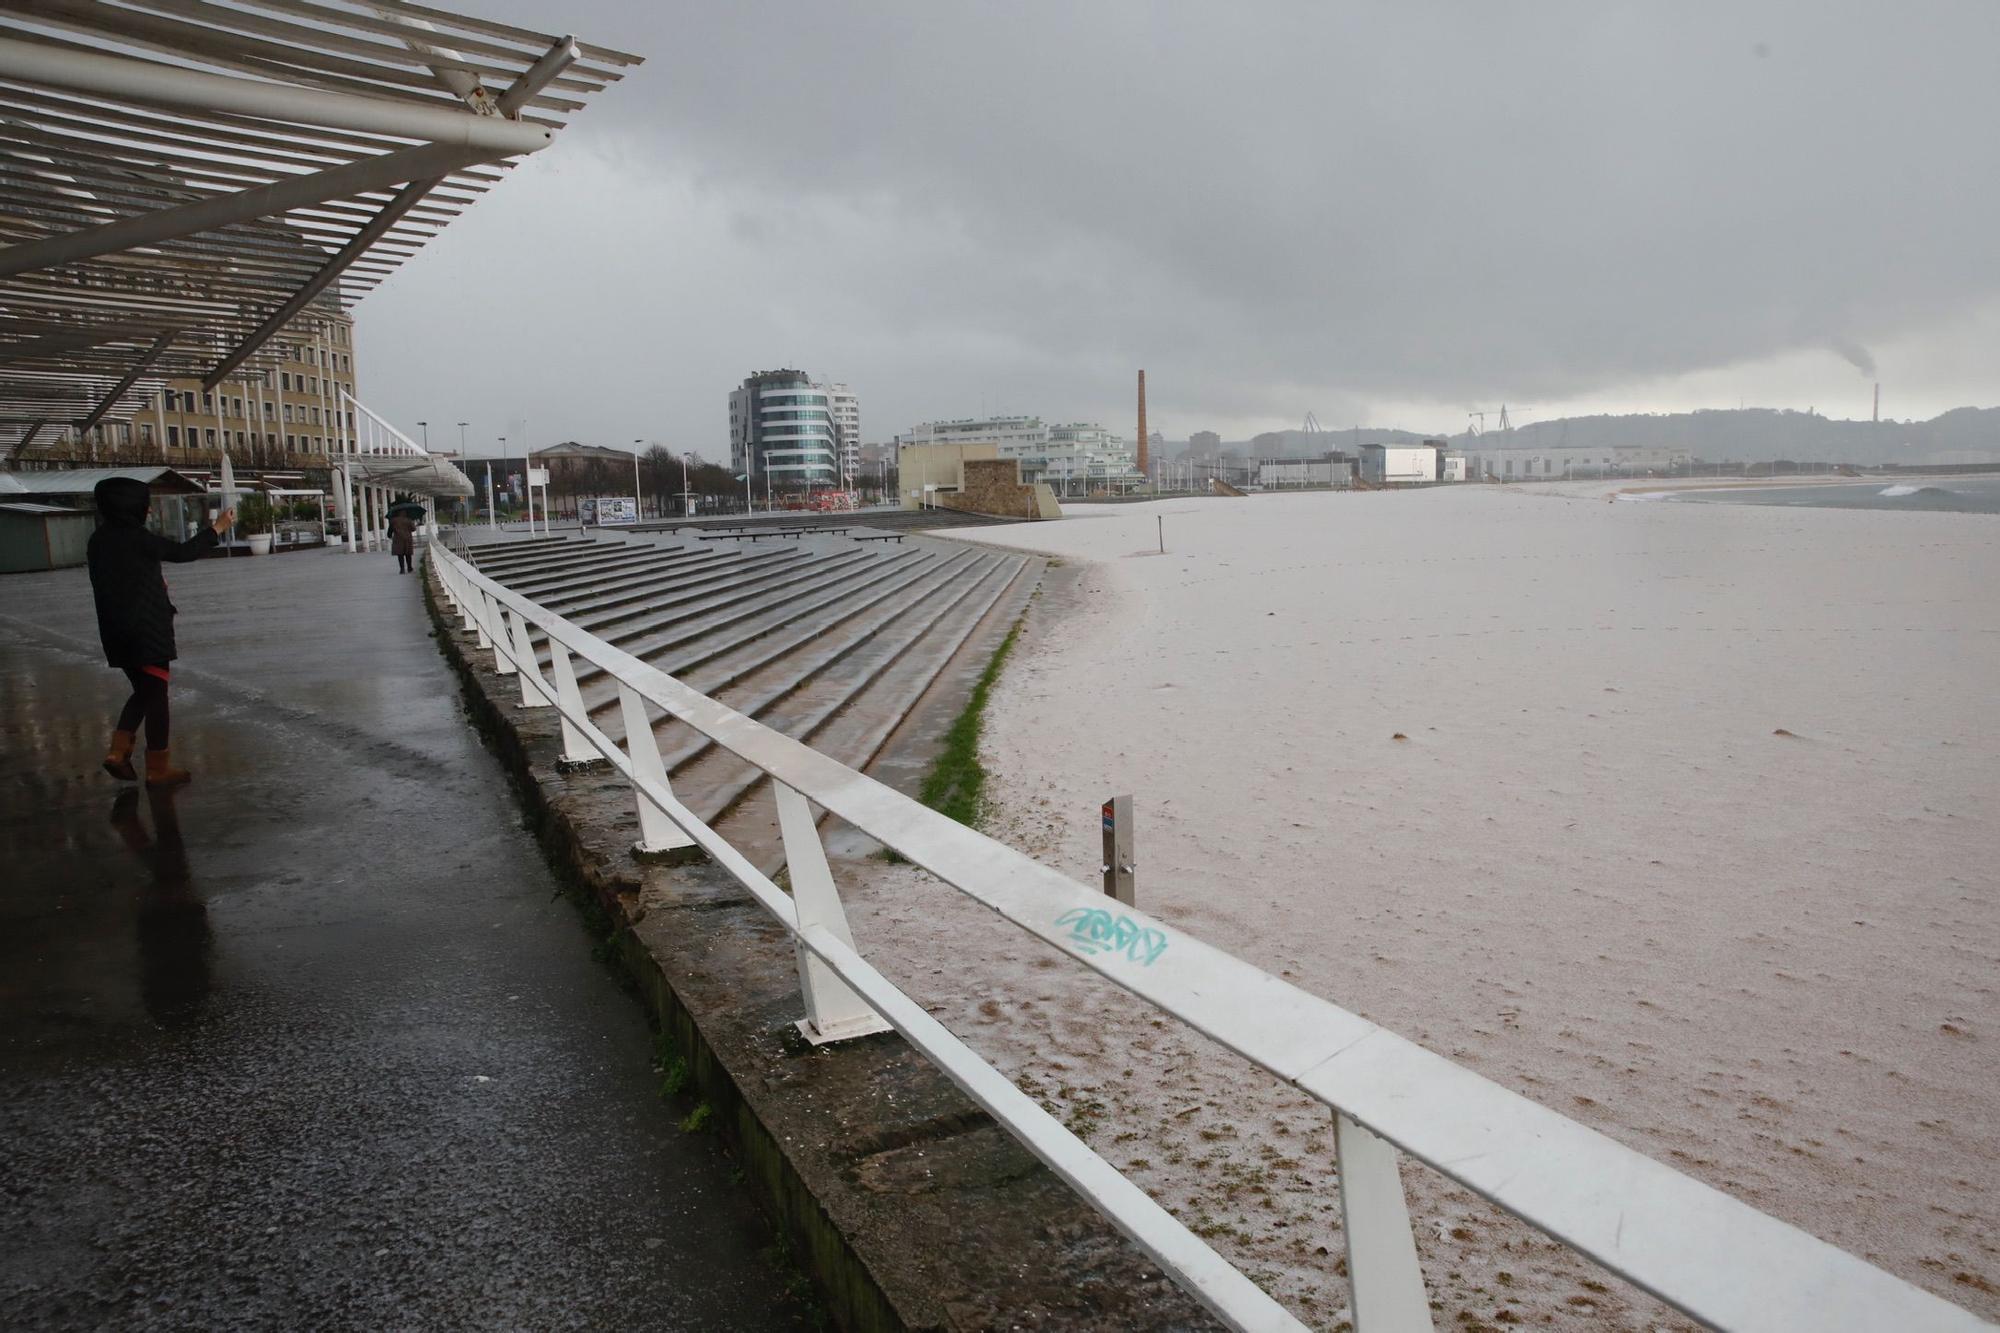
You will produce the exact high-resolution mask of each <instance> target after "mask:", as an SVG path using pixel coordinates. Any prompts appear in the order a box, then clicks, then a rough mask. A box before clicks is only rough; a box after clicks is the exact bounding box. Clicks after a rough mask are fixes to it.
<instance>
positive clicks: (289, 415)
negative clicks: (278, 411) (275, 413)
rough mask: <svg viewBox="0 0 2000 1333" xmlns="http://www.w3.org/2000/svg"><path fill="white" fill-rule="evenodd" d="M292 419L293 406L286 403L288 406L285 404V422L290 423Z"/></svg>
mask: <svg viewBox="0 0 2000 1333" xmlns="http://www.w3.org/2000/svg"><path fill="white" fill-rule="evenodd" d="M291 419H292V405H291V404H290V403H286V404H285V420H286V421H290V420H291Z"/></svg>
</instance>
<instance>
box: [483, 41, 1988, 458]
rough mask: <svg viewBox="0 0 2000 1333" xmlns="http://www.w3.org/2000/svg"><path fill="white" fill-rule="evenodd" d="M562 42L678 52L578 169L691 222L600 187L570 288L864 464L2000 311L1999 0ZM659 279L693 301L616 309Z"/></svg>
mask: <svg viewBox="0 0 2000 1333" xmlns="http://www.w3.org/2000/svg"><path fill="white" fill-rule="evenodd" d="M499 8H500V9H501V10H502V11H505V10H507V9H508V8H509V7H508V6H500V7H499ZM513 12H514V13H515V14H516V15H518V16H519V17H520V18H521V19H522V20H523V21H525V22H528V23H531V24H533V25H535V26H543V27H545V26H547V24H548V18H547V16H546V14H545V13H540V7H525V6H517V7H513ZM538 14H539V17H538ZM563 14H564V22H565V23H566V24H567V25H569V26H572V27H573V28H574V30H575V31H577V32H578V33H579V34H580V35H582V36H584V37H585V38H586V39H596V40H601V41H604V42H607V43H611V44H615V45H620V46H624V47H626V48H628V49H632V50H637V51H641V52H643V53H646V54H647V55H648V56H649V61H648V63H647V64H646V65H645V66H644V67H643V68H642V69H641V70H639V71H638V72H637V73H636V74H635V75H634V76H633V77H632V78H631V79H630V80H629V81H628V82H627V83H626V84H624V85H622V86H620V87H619V88H617V89H614V90H613V91H611V92H610V93H608V94H607V95H605V96H604V97H603V98H601V99H600V100H599V101H598V102H597V103H596V104H594V105H593V106H592V107H590V108H589V109H588V110H587V111H585V112H584V113H583V114H582V115H581V116H579V117H578V118H577V120H576V122H575V124H574V126H573V128H572V129H571V130H570V131H568V132H566V134H565V135H564V141H563V142H562V143H560V144H559V145H558V146H557V148H556V150H555V153H556V154H562V153H566V152H587V153H588V154H590V155H592V156H601V157H603V158H605V159H606V160H607V162H608V163H610V164H611V166H612V167H615V170H616V172H617V173H619V175H618V179H620V180H622V181H623V182H625V184H626V186H629V187H630V188H632V189H635V190H637V189H639V188H641V187H642V186H643V185H644V184H645V183H647V182H652V183H653V184H655V185H658V186H660V187H661V188H667V189H670V191H671V193H672V197H673V200H674V201H675V202H673V203H672V204H671V206H669V205H666V204H660V203H658V202H657V201H656V202H655V204H654V205H653V206H652V207H654V208H655V210H656V212H655V214H654V216H656V217H657V218H658V219H659V220H660V226H659V228H658V229H657V230H654V231H651V232H648V231H647V230H646V229H645V228H644V227H643V226H640V225H638V224H637V223H635V222H634V221H633V220H632V218H631V217H630V216H629V213H630V211H631V209H632V208H633V207H634V205H633V204H632V203H631V201H629V200H624V199H621V198H619V197H618V195H617V194H616V192H615V191H612V192H609V193H607V194H606V195H605V196H604V197H602V198H601V199H599V200H597V201H596V202H597V204H598V205H599V206H600V211H599V212H598V213H597V214H596V215H595V216H596V217H597V218H598V219H599V221H598V223H597V224H596V225H598V226H599V227H601V229H602V230H603V233H604V239H605V241H606V244H605V245H604V246H602V247H582V248H580V249H579V250H578V251H577V252H575V253H572V254H569V255H566V256H565V259H566V262H568V263H569V264H572V265H574V266H575V268H576V279H577V280H576V282H575V283H574V285H573V287H574V290H577V291H580V292H585V293H588V294H589V295H588V300H589V301H590V302H591V308H592V309H593V310H595V311H597V312H598V318H599V319H600V320H601V321H602V322H603V324H604V325H605V326H608V327H610V328H614V329H625V330H638V329H643V328H647V327H649V326H650V325H649V321H651V320H654V319H657V318H660V317H671V318H674V319H679V320H685V321H695V322H699V323H700V324H701V325H702V326H703V327H704V330H705V332H704V335H703V336H702V338H701V339H700V340H699V343H700V346H699V347H691V348H690V349H689V352H688V355H689V356H691V357H693V358H694V361H693V362H692V363H690V364H689V366H688V369H690V370H693V369H695V368H697V367H698V368H699V369H700V372H701V374H702V375H703V376H706V377H709V378H713V379H714V381H715V382H712V383H711V382H708V378H704V379H703V380H701V382H699V383H692V382H691V383H690V384H689V385H688V386H687V389H686V392H687V394H688V395H689V399H688V404H687V407H686V409H685V411H686V414H687V415H688V417H689V419H690V420H693V419H694V418H696V417H700V416H701V415H702V414H704V413H706V414H709V415H714V414H715V413H716V412H718V411H719V408H717V407H716V403H717V402H719V401H720V397H721V394H722V393H723V392H724V391H725V390H726V388H727V385H728V381H729V380H730V379H731V378H734V377H736V376H740V375H741V374H742V373H744V372H746V371H748V370H751V369H755V368H758V367H760V366H763V365H765V364H775V363H777V362H779V361H781V360H787V359H791V360H797V361H804V362H807V363H808V364H809V365H810V367H811V368H813V369H815V370H823V371H824V372H825V373H830V374H835V375H839V376H842V377H844V378H847V379H849V380H850V381H852V382H854V383H856V385H857V387H858V388H860V389H861V390H862V392H863V395H864V409H868V408H871V407H872V408H873V410H872V411H870V413H869V415H870V417H871V418H872V421H871V424H870V426H869V429H868V431H867V434H868V435H869V436H870V437H871V438H872V437H876V436H881V435H886V434H887V433H889V432H890V431H892V430H895V429H899V428H901V427H902V426H904V425H906V424H908V423H907V419H906V418H915V417H918V416H923V415H930V414H934V413H949V414H965V413H970V412H973V411H977V410H979V409H980V408H981V406H982V405H983V406H988V407H991V406H993V405H994V401H993V400H994V399H996V398H998V399H1003V400H1005V401H1004V402H1003V403H1002V405H1004V406H1010V407H1020V408H1031V409H1034V410H1040V411H1044V412H1047V413H1050V414H1056V415H1061V414H1065V413H1068V412H1072V411H1074V412H1079V413H1081V412H1085V411H1091V412H1099V413H1100V414H1102V415H1105V416H1106V417H1107V418H1109V419H1110V420H1112V421H1113V423H1114V424H1121V423H1122V416H1120V415H1118V410H1117V408H1116V407H1115V406H1114V405H1116V404H1122V403H1123V401H1124V396H1125V395H1126V394H1127V392H1128V390H1129V379H1130V370H1131V368H1133V367H1136V366H1139V365H1145V366H1147V367H1148V369H1149V371H1150V372H1152V378H1153V381H1154V383H1155V384H1156V385H1158V386H1159V392H1160V393H1161V395H1162V398H1163V401H1164V403H1165V404H1166V405H1167V407H1168V408H1169V410H1171V411H1173V412H1174V413H1175V414H1176V416H1186V417H1187V418H1188V420H1187V422H1186V423H1184V424H1182V425H1181V428H1182V429H1188V428H1193V427H1196V426H1199V425H1200V424H1201V423H1200V422H1199V421H1198V420H1196V419H1195V418H1197V417H1199V416H1200V415H1201V414H1203V413H1210V414H1216V415H1219V416H1224V417H1228V416H1237V417H1242V416H1250V415H1259V414H1264V415H1273V414H1275V415H1277V416H1287V415H1295V409H1296V408H1302V407H1317V408H1318V409H1319V410H1320V411H1321V415H1322V416H1334V418H1335V419H1338V415H1337V408H1338V406H1344V405H1351V406H1352V407H1353V408H1354V410H1356V411H1357V412H1358V411H1360V410H1362V407H1363V405H1365V404H1366V403H1368V402H1369V401H1383V400H1392V401H1404V402H1408V401H1434V402H1441V403H1450V402H1471V401H1473V400H1479V401H1480V402H1481V403H1482V404H1484V403H1485V400H1488V399H1494V398H1503V397H1511V398H1512V399H1514V400H1515V401H1520V400H1521V399H1523V398H1529V397H1532V398H1535V399H1548V398H1554V397H1560V396H1563V395H1573V394H1582V393H1589V392H1593V391H1598V390H1602V389H1604V388H1606V387H1607V386H1615V385H1618V384H1620V383H1625V382H1630V381H1633V380H1637V379H1645V378H1653V377H1660V376H1667V375H1673V374H1677V373H1681V372H1686V371H1692V370H1698V369H1702V368H1706V367H1714V366H1721V365H1726V364H1729V363H1732V362H1737V361H1743V360H1746V359H1751V358H1756V357H1761V356H1768V355H1771V354H1774V353H1779V352H1783V351H1787V350H1792V349H1819V350H1821V351H1823V352H1826V353H1827V355H1828V363H1829V366H1830V367H1832V368H1833V369H1834V370H1836V371H1838V363H1837V362H1836V361H1834V360H1833V359H1832V358H1833V353H1835V352H1837V353H1838V354H1839V355H1840V356H1842V357H1845V358H1846V359H1847V360H1848V361H1850V362H1852V363H1853V364H1854V365H1856V366H1857V367H1862V368H1863V369H1869V366H1868V352H1867V349H1868V348H1869V347H1870V346H1875V345H1879V344H1880V343H1881V342H1882V341H1883V340H1885V339H1888V338H1891V337H1894V336H1897V335H1901V334H1906V333H1909V332H1911V331H1913V330H1922V329H1924V328H1926V327H1930V326H1932V325H1936V324H1941V323H1943V322H1945V321H1948V320H1952V319H1956V318H1960V317H1964V316H1966V315H1968V314H1969V313H1971V312H1975V311H1977V310H1979V309H1981V308H1984V307H1987V306H1990V305H1991V304H1992V303H1993V301H1994V299H1995V297H1996V292H1995V286H1996V284H2000V265H1996V264H1995V263H1994V262H1993V260H1994V257H1995V256H1994V248H1995V247H1994V243H1993V241H1992V230H1991V227H1990V223H1989V222H1988V221H1987V219H1988V218H1990V216H1991V214H1992V212H1993V207H1994V205H1995V203H1996V202H1997V201H1996V198H1995V195H1996V193H2000V187H1996V184H1995V179H1994V174H1993V173H1992V171H1991V170H1990V167H1991V134H1992V129H1991V127H1992V125H1993V124H1994V123H1995V121H1996V112H2000V92H1996V86H2000V85H1996V84H1995V81H1994V80H1992V79H1991V78H1990V77H1989V74H1988V71H1987V69H1986V62H1987V61H1988V60H1989V58H1990V53H1991V52H1992V50H1993V49H1994V39H1995V38H1996V36H2000V21H1996V17H1995V15H1996V14H2000V9H1996V8H1994V7H1991V6H1989V5H1986V4H1984V3H1979V4H1964V5H1929V6H1925V5H1919V6H1914V7H1905V8H1900V9H1897V10H1895V11H1893V12H1890V11H1884V10H1883V9H1881V8H1879V7H1875V6H1861V5H1837V4H1836V5H1829V4H1822V3H1800V4H1777V5H1730V6H1722V5H1705V6H1688V5H1656V6H1646V7H1633V6H1621V5H1609V6H1607V5H1601V4H1578V5H1551V4H1542V5H1473V4H1466V5H1450V6H1444V5H1424V6H1396V7H1391V6H1328V5H1320V4H1250V5H1221V4H1187V5H1178V4H1151V5H1134V4H1110V3H1089V4H1063V5H1055V4H1049V5H1036V4H1028V5H1005V6H1000V5H994V6H976V7H975V6H940V5H929V4H926V5H907V6H887V5H868V6H859V7H849V6H844V5H827V4H818V5H796V6H790V5H784V6H774V5H722V6H674V7H670V8H662V7H647V8H643V9H641V8H638V7H628V6H625V5H614V4H578V5H572V6H567V7H565V9H564V11H563ZM605 176H606V177H607V178H608V177H609V176H610V172H609V171H608V170H607V172H606V173H605ZM524 183H525V182H523V184H524ZM516 184H517V183H515V182H510V183H509V185H508V186H507V187H503V188H505V189H513V188H515V186H516ZM595 188H598V189H606V188H607V187H603V186H597V187H595ZM501 202H502V201H501V200H499V199H497V198H496V199H495V200H494V201H493V205H495V206H497V205H499V204H500V203H501ZM510 203H511V205H512V206H513V207H516V208H518V209H520V210H522V215H523V216H527V215H529V214H532V213H533V212H534V210H535V209H537V208H541V207H545V206H546V201H540V200H538V201H527V200H522V201H518V202H513V201H510ZM451 240H452V238H450V237H448V238H447V239H446V241H445V244H447V245H448V244H450V243H451ZM676 265H680V266H684V267H685V266H695V267H697V268H700V269H702V270H703V273H704V274H706V276H703V275H702V274H697V275H692V276H690V275H673V276H660V277H657V278H656V279H655V278H649V277H648V276H647V275H648V274H655V273H664V272H665V271H666V270H667V269H670V268H672V267H673V266H676ZM655 280H657V281H658V282H660V283H666V284H670V285H671V286H672V289H673V292H674V299H675V301H676V303H677V304H676V308H675V309H674V310H673V311H672V312H670V313H669V312H663V311H661V310H659V309H658V308H657V306H655V307H653V308H651V309H649V310H647V311H644V312H639V311H634V310H632V309H629V308H621V306H620V300H621V297H623V298H624V299H625V300H626V301H627V302H628V304H629V302H630V301H632V300H635V299H638V297H640V296H641V295H642V294H643V293H644V292H645V291H646V290H647V288H648V283H649V282H650V281H655ZM705 283H712V286H709V287H704V284H705ZM688 301H696V302H700V303H701V304H699V305H689V304H686V302H688ZM709 352H714V353H715V360H714V362H713V364H704V363H703V362H702V360H701V358H702V357H703V356H704V355H706V354H707V353H709ZM1838 373H1840V374H1843V375H1846V376H1848V377H1849V378H1850V379H1851V377H1852V376H1853V372H1852V371H1839V372H1838ZM667 410H668V413H669V415H670V416H672V415H673V414H674V413H676V412H678V411H680V410H681V409H679V408H676V407H669V408H668V409H667ZM885 416H887V417H888V418H889V419H886V420H885V419H884V418H885Z"/></svg>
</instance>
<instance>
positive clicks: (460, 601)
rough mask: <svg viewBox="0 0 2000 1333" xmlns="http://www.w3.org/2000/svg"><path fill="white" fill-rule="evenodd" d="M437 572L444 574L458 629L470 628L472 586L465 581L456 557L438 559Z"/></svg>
mask: <svg viewBox="0 0 2000 1333" xmlns="http://www.w3.org/2000/svg"><path fill="white" fill-rule="evenodd" d="M437 567H438V572H439V573H441V574H443V575H444V576H445V585H446V589H447V591H449V592H450V593H451V604H452V606H453V608H454V609H456V610H457V612H458V614H459V618H460V622H461V623H460V625H459V628H460V629H471V628H472V588H471V585H470V584H469V583H468V582H467V581H466V578H465V572H464V571H463V570H462V569H460V568H459V567H458V564H457V561H456V558H455V557H453V558H448V559H440V560H439V561H438V562H437Z"/></svg>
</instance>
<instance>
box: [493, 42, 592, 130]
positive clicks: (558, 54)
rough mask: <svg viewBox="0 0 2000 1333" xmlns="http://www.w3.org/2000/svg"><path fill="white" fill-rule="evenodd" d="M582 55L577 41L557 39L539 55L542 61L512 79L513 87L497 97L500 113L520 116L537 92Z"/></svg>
mask: <svg viewBox="0 0 2000 1333" xmlns="http://www.w3.org/2000/svg"><path fill="white" fill-rule="evenodd" d="M582 55H583V52H582V51H581V50H579V49H578V47H577V44H576V38H574V37H559V38H557V39H556V42H555V44H554V45H553V46H551V47H549V49H548V50H546V51H544V52H542V57H541V59H539V60H537V61H536V62H535V63H534V64H532V65H530V66H528V68H526V69H525V70H522V71H521V77H520V78H518V79H515V80H514V85H513V87H511V88H509V89H508V90H507V91H506V92H504V93H502V94H500V114H501V115H503V116H508V117H513V116H517V115H519V114H520V112H521V108H522V107H524V106H526V105H527V104H528V103H529V102H530V101H531V100H533V98H534V96H535V94H536V93H538V92H540V91H541V90H542V89H544V88H546V87H548V85H549V82H550V81H551V80H552V79H554V78H555V77H556V76H557V75H558V74H561V73H562V72H563V71H564V70H566V69H568V68H569V67H570V66H571V65H574V64H575V63H576V62H577V61H578V60H579V59H580V58H582Z"/></svg>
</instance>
